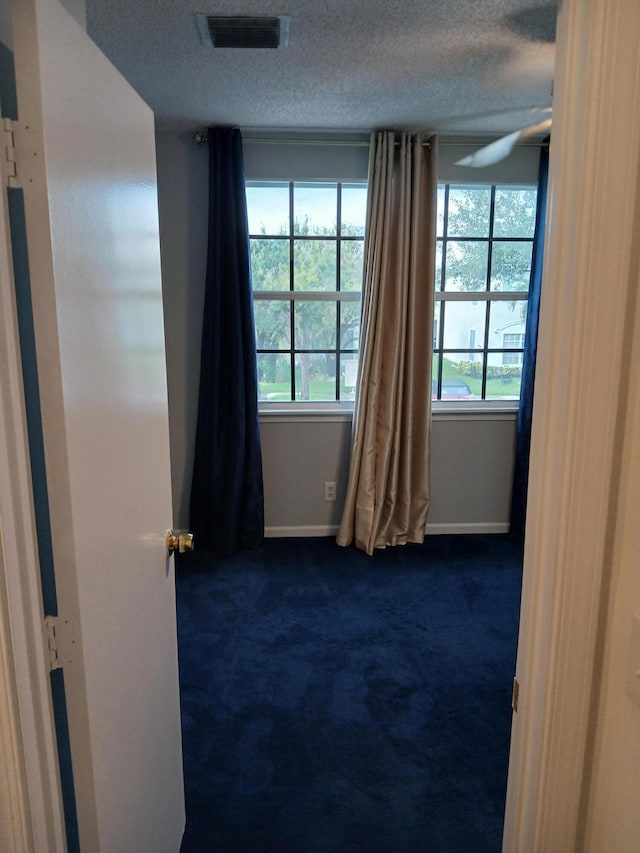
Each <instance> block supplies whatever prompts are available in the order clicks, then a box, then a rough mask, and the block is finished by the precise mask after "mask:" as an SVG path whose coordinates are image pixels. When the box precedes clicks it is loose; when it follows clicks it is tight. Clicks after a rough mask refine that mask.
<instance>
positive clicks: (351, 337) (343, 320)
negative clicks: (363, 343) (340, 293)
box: [340, 302, 360, 350]
mask: <svg viewBox="0 0 640 853" xmlns="http://www.w3.org/2000/svg"><path fill="white" fill-rule="evenodd" d="M359 347H360V303H359V302H341V303H340V349H356V350H357V349H359Z"/></svg>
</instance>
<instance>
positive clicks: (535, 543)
mask: <svg viewBox="0 0 640 853" xmlns="http://www.w3.org/2000/svg"><path fill="white" fill-rule="evenodd" d="M623 7H624V8H623ZM623 14H624V23H623V24H622V23H621V22H622V20H623V19H622V16H623ZM639 27H640V7H639V6H638V5H637V4H632V3H625V2H624V0H611V2H610V3H608V4H601V3H598V2H597V0H564V3H563V4H562V10H561V13H560V16H559V25H558V40H557V47H556V50H557V74H556V84H555V86H556V92H555V106H556V115H555V116H554V131H553V141H552V145H551V162H550V192H549V205H550V215H549V220H548V240H547V246H548V249H547V256H546V258H545V274H544V278H545V289H546V290H545V295H544V296H543V303H542V314H541V325H540V347H539V352H540V356H539V361H538V371H537V391H536V405H535V408H534V430H533V440H532V451H531V478H530V493H529V519H528V523H527V535H526V545H525V571H524V584H523V604H522V619H521V631H520V642H519V651H518V667H517V675H518V679H519V681H520V684H521V689H520V709H519V711H518V713H517V714H515V715H514V725H513V734H512V748H511V762H510V777H509V787H508V796H507V811H506V819H505V836H504V850H505V851H509V853H517V851H522V853H524V851H527V850H533V849H552V848H553V849H566V850H570V849H575V846H576V841H577V839H578V837H579V832H580V826H581V823H583V821H584V814H585V805H586V797H588V790H587V789H586V788H585V784H584V779H583V774H582V770H583V768H584V764H585V760H586V757H587V755H588V753H589V750H590V748H591V745H590V742H589V735H590V732H591V725H592V714H593V708H594V700H595V699H596V698H597V687H598V684H597V678H596V677H595V676H596V675H597V667H598V660H599V643H600V641H601V637H602V631H603V624H602V623H603V612H604V611H603V608H604V607H605V606H606V603H607V598H608V596H607V589H608V581H609V563H608V556H609V555H610V550H611V530H612V521H613V519H612V518H611V510H612V508H613V506H614V503H615V487H616V483H615V481H612V475H613V474H614V472H615V471H616V465H617V454H618V448H617V445H616V441H617V438H618V435H619V429H620V415H621V414H622V412H623V409H624V394H623V393H622V391H623V389H622V388H621V385H622V382H621V380H620V366H621V358H622V352H623V351H622V344H623V341H624V335H625V330H626V329H627V325H626V324H627V321H628V318H627V306H628V304H629V298H630V292H629V291H630V286H631V284H630V278H629V275H628V273H629V268H630V265H631V263H632V247H631V244H630V239H629V238H630V223H631V221H632V220H633V215H634V210H633V207H634V205H635V204H636V203H637V201H638V188H637V183H638V181H637V174H638V169H637V163H638V155H639V152H640V128H639V127H638V121H637V120H635V121H634V120H633V117H634V116H640V74H639V73H636V74H635V75H634V74H633V73H630V64H629V63H630V59H629V43H630V42H633V48H634V51H635V52H636V53H637V48H636V45H637V32H638V28H639ZM634 39H635V40H634ZM591 45H594V46H597V47H594V49H590V46H591ZM582 57H588V58H589V62H588V63H587V62H586V60H584V59H583V58H582ZM636 60H637V57H636ZM637 71H638V69H637V66H636V72H637ZM604 151H607V158H606V162H605V161H603V157H604V153H603V152H604ZM629 164H631V166H630V165H629ZM634 176H635V180H633V177H634ZM607 221H608V222H609V225H607ZM613 223H615V224H616V225H615V230H612V224H613ZM620 223H622V225H623V227H620ZM625 225H628V226H629V228H628V229H625V227H624V226H625ZM596 226H597V227H596ZM559 235H562V239H560V236H559ZM612 246H613V247H615V249H613V250H612V248H611V247H612ZM4 254H5V253H0V256H2V255H4ZM605 265H606V266H605ZM605 269H606V273H607V281H608V282H611V283H613V284H612V286H614V288H617V291H616V292H617V295H618V297H619V298H618V299H616V298H613V297H612V291H611V290H610V289H608V290H607V294H606V295H607V299H604V294H603V292H602V291H603V289H602V288H601V287H598V286H597V285H598V283H599V282H601V281H602V278H601V275H602V272H603V270H605ZM559 283H562V287H560V286H559ZM10 284H11V282H10V279H9V278H8V274H7V271H6V269H5V267H4V265H3V267H2V268H0V299H1V300H2V304H1V306H0V307H2V311H0V318H1V319H0V345H1V347H2V351H1V353H0V354H1V355H2V357H3V359H4V358H6V359H7V369H6V370H4V371H2V376H0V392H1V394H2V396H1V399H0V402H1V404H2V415H3V418H2V421H0V463H2V465H3V466H4V465H5V464H7V465H10V467H9V468H8V469H7V470H10V471H11V477H10V478H9V480H7V478H2V480H1V481H0V490H1V491H0V500H1V503H0V507H1V509H2V517H1V518H0V523H1V524H2V532H3V541H4V549H5V550H4V560H5V566H4V569H5V575H4V578H0V580H2V581H3V582H4V585H5V588H4V589H2V590H1V591H2V594H3V595H6V600H7V602H8V607H7V608H3V607H0V675H2V676H3V678H4V681H3V682H2V683H1V684H0V712H1V713H2V719H3V724H2V730H1V731H0V734H1V735H2V738H3V748H4V752H3V753H2V755H0V759H3V760H5V761H9V762H10V763H11V764H12V766H13V767H14V769H18V773H17V775H16V776H15V777H13V778H15V784H13V786H12V790H11V795H10V797H9V798H8V802H7V801H0V817H1V818H2V819H5V818H7V819H8V820H9V821H10V822H11V823H10V825H12V826H16V827H17V829H18V836H17V841H16V850H20V849H24V850H29V849H31V847H32V844H31V839H34V840H38V839H39V842H38V843H37V844H36V845H35V846H36V849H38V850H42V851H49V850H63V849H64V830H63V822H62V809H61V799H60V791H59V781H58V779H59V777H58V769H57V758H56V750H55V738H54V734H53V720H52V714H51V707H50V698H49V687H48V668H47V666H46V662H45V654H44V641H43V633H42V632H43V628H42V616H41V613H42V611H41V605H40V597H39V577H38V571H37V552H36V547H35V536H34V523H33V508H32V502H31V501H32V499H31V484H30V473H29V464H28V453H27V443H26V431H25V420H24V402H23V400H22V397H21V395H22V385H21V369H20V360H19V351H18V343H17V329H16V322H15V314H14V313H13V311H8V310H5V308H6V307H7V306H10V305H12V304H13V293H12V289H11V286H10ZM596 327H597V330H598V334H599V336H601V337H604V339H605V340H607V341H608V342H609V343H610V344H611V345H610V346H609V347H608V348H606V349H604V350H602V349H600V350H599V351H598V352H597V353H594V352H593V349H594V348H593V347H592V346H590V343H591V340H590V338H591V336H592V335H593V331H594V329H595V328H596ZM603 333H604V335H603ZM597 339H601V338H600V337H599V338H596V340H597ZM596 356H597V357H596ZM603 377H604V379H603ZM614 377H616V379H615V381H614ZM598 382H604V384H600V385H598ZM594 388H599V389H600V390H602V392H603V396H602V397H601V398H599V399H598V400H597V401H594ZM594 441H595V442H596V444H595V445H594V443H593V442H594ZM594 446H595V447H597V448H598V459H597V460H595V461H594ZM576 782H578V783H579V784H575V783H576Z"/></svg>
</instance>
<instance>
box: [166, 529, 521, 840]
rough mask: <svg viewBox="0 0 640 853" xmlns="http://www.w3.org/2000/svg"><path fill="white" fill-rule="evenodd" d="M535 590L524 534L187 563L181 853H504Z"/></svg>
mask: <svg viewBox="0 0 640 853" xmlns="http://www.w3.org/2000/svg"><path fill="white" fill-rule="evenodd" d="M520 581H521V549H520V548H519V546H518V545H517V544H514V543H513V542H512V541H510V540H509V539H508V537H506V536H430V537H428V538H427V541H426V542H425V544H424V545H406V546H404V547H399V548H392V549H388V550H386V551H381V552H378V553H376V554H375V555H374V556H373V557H366V556H365V555H364V554H362V553H360V552H359V551H356V550H355V549H344V548H339V547H338V546H336V545H335V543H334V541H333V540H332V539H288V540H273V539H272V540H267V541H266V543H265V544H264V545H263V546H262V547H261V548H260V549H259V550H257V551H255V552H245V553H243V554H241V555H239V556H236V557H233V558H231V559H228V560H224V561H219V560H214V559H212V558H211V559H208V558H207V557H206V555H198V554H194V555H191V556H189V557H184V558H182V559H181V561H180V564H179V566H178V581H177V590H178V633H179V653H180V680H181V691H182V721H183V723H182V725H183V738H184V763H185V786H186V806H187V829H186V833H185V837H184V842H183V845H182V851H183V853H195V851H207V853H213V852H214V851H216V852H217V851H221V852H222V851H224V853H226V851H246V853H261V851H274V853H352V851H353V853H383V851H385V852H386V853H391V851H393V853H423V851H424V853H484V851H487V853H497V852H498V851H499V850H500V847H501V836H502V821H503V811H504V799H505V789H506V777H507V762H508V753H509V732H510V725H511V707H510V699H511V684H512V678H513V673H514V666H515V653H516V641H517V631H518V612H519V603H520Z"/></svg>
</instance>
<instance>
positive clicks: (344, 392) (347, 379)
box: [340, 353, 358, 400]
mask: <svg viewBox="0 0 640 853" xmlns="http://www.w3.org/2000/svg"><path fill="white" fill-rule="evenodd" d="M357 379H358V356H357V354H356V353H341V355H340V399H341V400H353V399H355V392H356V382H357Z"/></svg>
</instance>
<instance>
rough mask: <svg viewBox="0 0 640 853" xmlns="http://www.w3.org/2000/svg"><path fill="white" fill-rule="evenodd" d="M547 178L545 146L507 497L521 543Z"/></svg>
mask: <svg viewBox="0 0 640 853" xmlns="http://www.w3.org/2000/svg"><path fill="white" fill-rule="evenodd" d="M548 177H549V148H548V145H546V144H545V145H543V146H542V148H541V150H540V169H539V173H538V202H537V209H536V225H535V231H534V236H533V252H532V257H531V278H530V280H529V302H528V309H527V325H526V328H525V337H524V353H523V356H522V384H521V386H520V405H519V407H518V421H517V428H516V459H515V468H514V472H513V490H512V496H511V523H510V526H509V531H510V533H511V534H512V536H514V537H515V538H518V539H521V540H522V539H524V528H525V519H526V513H527V488H528V485H529V450H530V447H531V415H532V412H533V387H534V383H535V377H536V352H537V348H538V320H539V316H540V292H541V289H542V258H543V255H544V230H545V222H546V211H547V183H548Z"/></svg>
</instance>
